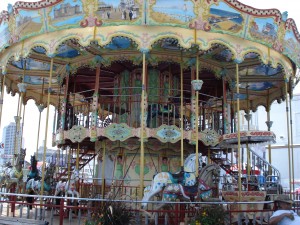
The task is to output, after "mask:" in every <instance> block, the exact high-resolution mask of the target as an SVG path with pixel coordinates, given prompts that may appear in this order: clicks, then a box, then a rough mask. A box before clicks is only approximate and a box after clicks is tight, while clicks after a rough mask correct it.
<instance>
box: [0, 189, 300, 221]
mask: <svg viewBox="0 0 300 225" xmlns="http://www.w3.org/2000/svg"><path fill="white" fill-rule="evenodd" d="M0 194H1V196H2V197H1V201H0V214H1V216H0V224H15V223H12V222H10V223H5V222H4V221H10V220H11V221H19V223H21V224H26V222H28V221H29V223H30V224H50V225H52V224H55V225H57V224H59V225H63V224H71V225H73V224H78V225H79V224H81V225H82V224H86V223H87V221H90V220H91V219H92V216H93V215H94V213H95V212H98V211H99V207H100V206H101V205H106V206H108V205H111V204H113V203H123V204H125V205H126V210H129V211H131V212H132V213H133V215H134V217H133V219H132V220H131V221H130V224H132V225H135V224H142V225H150V224H155V225H160V224H169V225H170V224H172V225H182V224H189V223H190V221H191V220H192V219H193V218H194V216H195V215H196V214H197V210H199V209H202V208H204V206H205V207H208V206H213V208H214V207H215V205H218V206H222V207H223V208H224V209H225V212H226V220H225V224H226V225H229V224H238V225H241V224H268V222H269V218H270V216H271V214H272V213H273V207H272V205H273V201H264V202H251V203H249V202H223V201H222V202H221V201H220V202H193V203H191V202H166V203H168V205H169V207H168V208H167V209H160V210H155V207H153V206H154V205H157V204H160V203H161V201H149V207H148V208H146V209H141V207H140V206H141V203H142V202H141V201H137V200H132V199H122V200H121V199H120V200H112V199H99V198H97V199H92V198H69V197H54V196H39V195H34V196H33V195H26V194H9V193H4V192H2V193H0ZM27 197H34V198H35V200H36V201H35V203H27V202H26V198H27ZM41 199H42V200H41ZM244 204H247V205H249V207H247V210H239V208H242V207H240V206H242V205H244ZM256 204H264V205H267V206H269V207H265V208H268V209H263V210H255V208H256V207H254V206H255V205H256ZM31 207H32V209H30V208H31ZM294 207H295V210H297V211H298V209H299V201H298V200H296V201H295V206H294ZM24 221H25V222H24ZM22 222H24V223H22Z"/></svg>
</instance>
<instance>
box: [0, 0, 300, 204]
mask: <svg viewBox="0 0 300 225" xmlns="http://www.w3.org/2000/svg"><path fill="white" fill-rule="evenodd" d="M0 33H1V34H2V35H1V39H0V65H1V69H0V70H1V74H2V76H1V77H0V79H1V80H0V81H1V100H2V102H3V104H1V105H0V107H1V110H0V113H1V112H2V107H5V105H6V104H9V103H6V102H5V99H3V97H4V91H5V90H6V92H7V93H8V94H11V95H16V94H17V95H18V96H19V104H18V114H17V116H16V117H15V119H16V124H17V129H16V133H17V135H19V131H20V130H21V124H22V122H23V121H22V118H23V116H22V113H23V112H24V108H25V107H26V103H27V102H28V100H31V99H33V100H34V101H35V103H36V105H37V107H38V109H39V110H40V113H41V112H42V111H43V110H44V109H45V108H46V110H47V112H46V113H47V121H48V117H49V114H50V113H49V106H50V105H52V106H54V107H55V119H54V124H53V125H52V127H53V131H52V136H51V135H49V134H48V133H47V132H46V135H45V139H46V140H47V138H52V140H53V145H54V146H57V148H58V150H57V152H58V153H57V161H56V162H57V163H56V171H55V176H54V177H55V180H56V183H57V185H56V190H55V191H54V192H53V193H54V194H55V195H58V190H59V189H62V188H61V185H63V186H64V188H65V189H67V190H69V189H70V190H69V191H70V192H72V196H77V197H82V196H83V197H87V196H85V195H86V193H87V192H85V191H82V190H75V191H74V188H72V187H74V183H75V184H76V182H77V181H78V179H77V178H76V176H74V174H75V175H77V174H78V173H79V174H80V171H81V170H83V169H84V168H85V166H86V165H88V164H89V163H90V162H93V161H95V162H96V163H94V164H93V165H94V166H95V168H94V169H95V171H96V172H95V174H94V177H93V178H94V180H93V185H95V186H97V185H98V186H97V187H100V189H99V188H92V189H91V191H89V192H88V193H89V197H92V198H96V197H97V196H98V197H99V196H100V197H102V198H108V197H109V196H114V197H115V198H121V197H122V192H124V191H125V192H126V191H128V188H132V190H131V191H130V198H131V199H135V200H144V202H143V204H142V206H141V208H146V209H147V207H149V206H147V205H148V204H147V202H148V201H149V200H151V199H153V197H154V196H157V194H158V193H161V197H160V198H159V199H160V200H161V201H162V202H163V201H175V200H176V199H177V198H180V196H181V197H182V196H183V197H184V199H185V200H187V201H194V200H199V201H209V199H215V198H219V193H218V190H219V186H220V182H221V183H222V189H223V191H222V194H223V196H222V197H223V198H224V199H225V200H228V201H237V200H238V201H260V200H264V199H265V197H266V196H267V195H268V194H274V195H276V194H278V191H277V190H278V188H277V189H276V190H275V191H274V188H273V187H275V186H276V187H278V186H279V185H280V173H279V171H278V170H276V168H274V167H273V166H272V165H271V163H270V158H269V159H264V158H262V157H260V156H259V155H258V154H257V153H256V152H255V148H253V146H254V147H255V146H257V145H263V146H265V145H269V156H270V155H271V151H270V144H272V143H275V141H276V137H275V134H274V133H273V132H272V131H271V127H272V122H273V121H271V118H270V110H271V104H272V103H273V102H274V101H277V102H279V103H280V102H285V103H286V106H287V107H288V104H289V99H291V98H292V96H293V88H294V86H295V84H296V83H297V82H298V79H297V77H296V76H295V74H296V70H297V68H298V67H299V66H300V55H299V52H300V35H299V33H298V30H297V28H296V26H295V22H294V20H293V19H290V18H288V15H287V13H286V12H284V13H281V12H280V11H278V10H276V9H265V10H260V9H255V8H253V7H250V6H247V5H244V4H242V3H240V2H238V1H236V0H207V1H204V0H200V1H197V0H188V1H187V0H175V1H170V2H168V3H166V1H163V0H146V1H140V0H133V1H122V0H120V1H118V0H110V1H108V0H104V1H98V0H42V1H40V2H34V3H33V2H17V3H16V4H15V5H13V6H12V5H8V7H7V11H3V12H2V13H1V14H0ZM259 106H263V107H264V108H265V111H266V117H267V121H266V123H267V127H268V130H265V131H264V130H263V131H262V130H253V129H252V128H251V126H250V122H251V113H253V112H255V111H256V110H257V108H258V107H259ZM241 112H243V115H245V118H246V120H247V122H248V126H247V128H245V129H242V130H241V125H240V124H241ZM286 117H287V126H288V130H289V129H290V128H289V126H290V125H289V115H288V113H287V115H286ZM46 124H47V126H46V127H47V128H48V126H51V125H50V124H49V125H48V122H47V123H46ZM47 128H46V129H47ZM38 138H39V137H38ZM16 146H17V145H16ZM244 151H245V153H244ZM242 152H243V154H242ZM15 154H16V155H17V154H19V149H17V147H15ZM290 154H291V152H290V149H289V157H290ZM45 155H46V146H45V148H44V157H43V160H44V161H45ZM242 156H243V157H242ZM191 161H192V162H193V163H192V164H191V163H190V162H191ZM15 162H18V160H16V161H14V163H15ZM65 165H67V166H65ZM212 166H213V167H212ZM211 168H213V169H211ZM46 170H47V168H46V166H45V164H43V167H42V173H41V175H40V178H39V179H40V180H41V183H42V184H43V183H45V182H44V181H45V179H47V177H46ZM221 170H223V171H225V172H226V176H224V177H222V179H221V177H220V174H221V172H220V171H221ZM243 171H244V172H243ZM52 172H53V171H52ZM289 172H290V176H291V174H293V168H291V167H289ZM51 174H52V173H51ZM191 174H192V175H191ZM51 176H52V175H51ZM51 176H50V177H51ZM45 177H46V178H45ZM199 177H200V178H199ZM258 177H260V179H257V178H258ZM223 178H224V180H226V182H225V181H224V182H222V181H223ZM290 178H291V177H290ZM228 183H230V185H229V184H228ZM233 184H235V185H233ZM266 184H268V185H269V186H268V185H266ZM32 185H33V181H32V184H31V186H32ZM75 186H76V185H75ZM194 186H198V188H196V189H195V188H194V190H193V191H192V190H191V189H192V188H187V189H185V187H194ZM200 186H201V187H202V189H201V188H200ZM76 187H77V188H78V186H76ZM124 187H126V188H124ZM270 187H272V188H273V189H272V188H271V189H272V190H271V191H270V192H268V190H269V189H268V188H270ZM44 189H45V187H44V185H40V188H39V189H38V192H39V193H44V191H45V190H44ZM71 189H72V190H71ZM179 189H180V190H181V193H177V192H176V191H175V190H179ZM106 190H109V191H108V192H106ZM186 190H188V191H186ZM200 190H201V191H200ZM187 192H192V193H189V194H188V195H187V194H186V193H187ZM245 193H246V194H245ZM251 193H253V196H252V197H249V196H250V195H251ZM258 193H259V194H258ZM127 195H128V194H127ZM251 199H252V200H251ZM161 205H163V204H159V206H157V208H159V207H160V206H161Z"/></svg>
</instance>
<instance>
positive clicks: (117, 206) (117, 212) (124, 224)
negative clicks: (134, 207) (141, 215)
mask: <svg viewBox="0 0 300 225" xmlns="http://www.w3.org/2000/svg"><path fill="white" fill-rule="evenodd" d="M133 216H134V215H133V213H132V211H130V208H128V207H127V206H126V205H125V203H122V202H107V203H105V204H103V206H102V207H100V209H98V210H97V212H94V213H93V214H92V218H91V219H88V220H86V222H85V225H111V224H118V225H128V224H130V221H131V220H132V218H133Z"/></svg>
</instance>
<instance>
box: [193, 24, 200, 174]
mask: <svg viewBox="0 0 300 225" xmlns="http://www.w3.org/2000/svg"><path fill="white" fill-rule="evenodd" d="M194 42H195V44H197V30H196V29H194ZM196 80H199V56H198V54H197V57H196ZM195 94H196V102H195V103H196V105H195V108H196V110H195V114H196V124H195V129H196V135H195V136H196V140H195V141H196V146H195V148H196V163H195V167H196V173H195V175H196V177H198V175H199V169H198V168H199V143H198V135H199V118H198V117H199V91H196V93H195Z"/></svg>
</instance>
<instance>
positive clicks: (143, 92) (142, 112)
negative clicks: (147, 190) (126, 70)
mask: <svg viewBox="0 0 300 225" xmlns="http://www.w3.org/2000/svg"><path fill="white" fill-rule="evenodd" d="M142 82H143V85H142V86H143V88H142V97H141V133H140V135H141V159H140V165H141V166H140V168H141V170H140V199H142V198H143V190H144V164H145V161H144V160H145V159H144V155H145V151H144V129H145V128H144V116H145V105H144V104H145V85H146V84H145V83H146V53H145V52H143V78H142Z"/></svg>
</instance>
